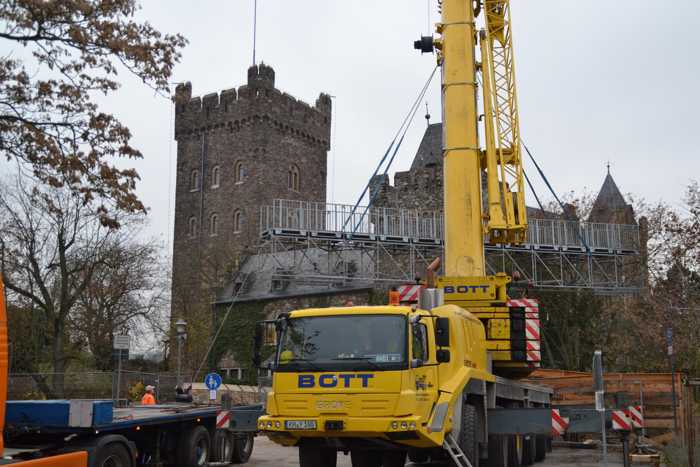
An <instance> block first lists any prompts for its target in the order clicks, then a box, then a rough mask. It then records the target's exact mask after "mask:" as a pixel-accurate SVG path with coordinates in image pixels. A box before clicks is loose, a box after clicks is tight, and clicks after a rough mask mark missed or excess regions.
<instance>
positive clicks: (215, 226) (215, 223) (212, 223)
mask: <svg viewBox="0 0 700 467" xmlns="http://www.w3.org/2000/svg"><path fill="white" fill-rule="evenodd" d="M209 235H211V236H212V237H215V236H217V235H219V215H218V214H212V215H211V217H210V218H209Z"/></svg>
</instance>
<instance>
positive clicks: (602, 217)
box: [588, 168, 636, 224]
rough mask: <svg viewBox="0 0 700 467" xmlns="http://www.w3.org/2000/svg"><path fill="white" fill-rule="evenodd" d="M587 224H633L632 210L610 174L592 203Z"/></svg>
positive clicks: (634, 221)
mask: <svg viewBox="0 0 700 467" xmlns="http://www.w3.org/2000/svg"><path fill="white" fill-rule="evenodd" d="M588 222H603V223H607V224H635V223H636V220H635V216H634V209H633V208H632V205H630V204H628V203H627V201H626V200H625V197H624V196H623V195H622V192H621V191H620V188H618V186H617V183H615V180H614V179H613V177H612V175H611V174H610V169H609V168H608V174H607V175H606V177H605V181H604V182H603V186H602V187H601V189H600V192H598V197H597V198H596V200H595V202H594V203H593V209H591V213H590V215H589V216H588Z"/></svg>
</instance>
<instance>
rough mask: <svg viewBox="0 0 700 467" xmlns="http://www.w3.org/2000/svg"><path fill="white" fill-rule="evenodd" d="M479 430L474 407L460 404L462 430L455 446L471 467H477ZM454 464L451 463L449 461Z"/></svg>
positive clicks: (477, 417) (477, 416)
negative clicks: (457, 446)
mask: <svg viewBox="0 0 700 467" xmlns="http://www.w3.org/2000/svg"><path fill="white" fill-rule="evenodd" d="M479 430H481V426H480V424H479V415H478V414H477V413H476V407H475V406H473V405H469V404H467V403H466V401H465V402H464V403H463V404H462V430H461V431H460V432H459V439H458V440H457V444H459V447H460V448H461V449H462V452H463V453H464V454H465V455H466V456H467V458H468V459H469V462H470V463H471V464H472V467H479V438H478V437H477V433H479ZM450 462H451V464H454V462H453V461H450Z"/></svg>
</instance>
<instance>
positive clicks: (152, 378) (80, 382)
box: [7, 370, 177, 403]
mask: <svg viewBox="0 0 700 467" xmlns="http://www.w3.org/2000/svg"><path fill="white" fill-rule="evenodd" d="M58 376H62V377H63V378H62V379H63V394H61V397H62V398H65V399H112V400H116V399H117V397H118V398H119V400H120V401H122V403H124V402H125V401H126V400H132V401H133V400H137V399H138V398H139V397H140V395H141V394H142V392H141V391H142V390H143V388H144V387H145V386H147V385H152V386H155V388H156V399H157V400H158V401H159V402H172V401H174V400H175V386H176V385H177V376H176V375H173V374H169V373H147V372H141V371H128V370H122V371H121V374H118V372H117V371H102V372H100V371H95V372H75V373H21V374H17V373H15V374H12V373H11V374H10V375H9V381H8V390H7V398H8V400H29V399H47V398H51V397H56V395H55V394H51V393H50V392H49V393H48V394H47V390H46V389H47V388H51V387H52V386H53V382H54V379H56V378H57V377H58ZM117 384H118V385H119V391H117Z"/></svg>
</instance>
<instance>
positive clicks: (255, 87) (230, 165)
mask: <svg viewBox="0 0 700 467" xmlns="http://www.w3.org/2000/svg"><path fill="white" fill-rule="evenodd" d="M175 101H176V111H175V135H174V136H175V139H176V141H177V181H176V195H175V229H174V241H173V285H172V287H173V296H172V300H173V304H172V318H173V319H178V318H180V317H184V318H185V319H187V320H188V321H190V320H194V319H195V317H193V316H192V315H193V314H196V315H200V316H204V317H205V318H206V321H208V322H209V323H211V305H210V304H211V302H212V299H213V297H214V295H215V292H216V289H217V288H219V287H220V286H221V285H223V284H224V283H225V282H227V281H229V280H230V279H231V275H232V274H233V273H234V272H235V271H236V270H237V268H238V264H239V262H240V259H241V257H242V256H243V255H248V254H253V253H255V252H256V248H257V245H258V243H259V235H260V232H259V212H260V206H262V205H265V204H271V203H272V200H273V199H276V198H284V199H298V200H304V201H317V202H325V200H326V166H327V151H328V150H329V147H330V130H331V98H330V96H328V95H327V94H320V96H319V97H318V99H317V100H316V103H315V105H314V106H310V105H308V104H306V103H304V102H301V101H299V100H297V99H295V98H294V97H292V96H290V95H288V94H286V93H284V92H282V91H280V90H278V89H276V88H275V72H274V70H273V69H272V68H271V67H269V66H266V65H260V66H253V67H251V68H250V69H249V70H248V82H247V84H246V85H243V86H241V87H239V88H238V89H229V90H225V91H222V92H221V93H218V94H217V93H214V94H207V95H205V96H204V97H192V85H191V84H190V83H185V84H181V85H178V87H177V90H176V99H175ZM217 172H218V184H217V183H215V182H216V175H215V174H216V173H217ZM293 172H294V173H296V174H298V182H297V181H294V182H293V183H290V176H291V174H292V173H293ZM217 185H218V186H217ZM213 218H215V219H216V220H215V222H214V221H213ZM191 223H194V226H195V227H196V234H193V232H192V230H191V225H192V224H191ZM214 224H215V227H216V228H214ZM209 326H210V325H209ZM205 327H206V326H205Z"/></svg>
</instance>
